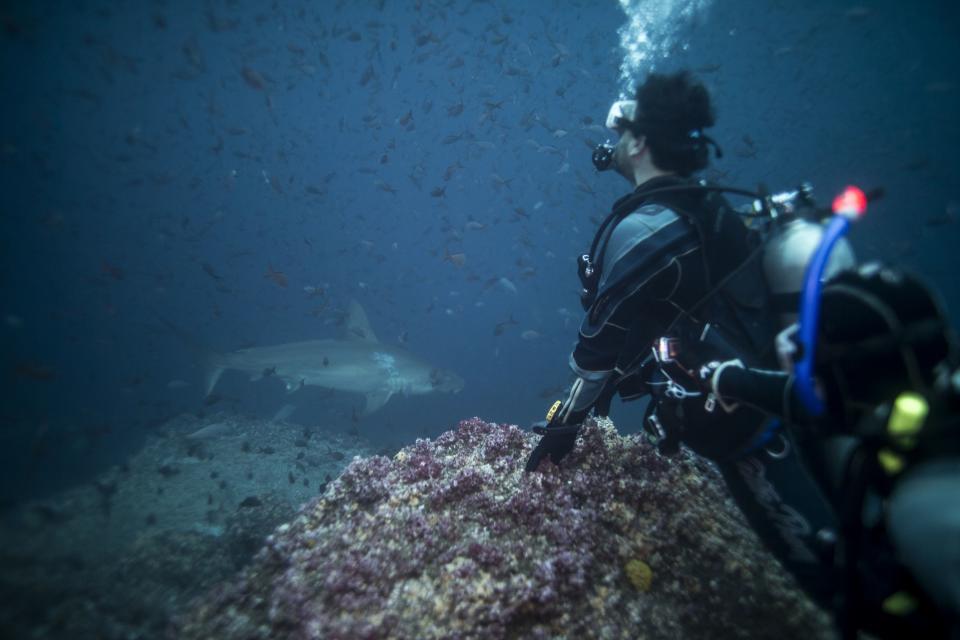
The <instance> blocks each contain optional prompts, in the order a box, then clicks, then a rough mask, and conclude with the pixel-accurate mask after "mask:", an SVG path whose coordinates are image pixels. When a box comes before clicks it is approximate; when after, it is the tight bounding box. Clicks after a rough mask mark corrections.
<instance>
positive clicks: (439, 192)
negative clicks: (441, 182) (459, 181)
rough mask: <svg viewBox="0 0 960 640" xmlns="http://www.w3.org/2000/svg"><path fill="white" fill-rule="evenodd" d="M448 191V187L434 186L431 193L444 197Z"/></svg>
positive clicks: (435, 196)
mask: <svg viewBox="0 0 960 640" xmlns="http://www.w3.org/2000/svg"><path fill="white" fill-rule="evenodd" d="M446 192H447V188H446V187H434V189H433V191H431V192H430V195H431V196H433V197H434V198H442V197H443V196H444V194H446Z"/></svg>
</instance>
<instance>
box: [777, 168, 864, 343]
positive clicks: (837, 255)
mask: <svg viewBox="0 0 960 640" xmlns="http://www.w3.org/2000/svg"><path fill="white" fill-rule="evenodd" d="M812 191H813V190H812V188H811V187H810V184H809V183H803V184H801V185H800V187H799V188H798V189H797V191H795V192H792V193H788V194H785V195H786V196H788V197H789V198H788V199H786V200H782V201H781V203H782V204H783V205H784V206H783V207H782V208H781V211H780V215H779V217H778V218H777V219H776V222H775V224H774V228H773V229H772V230H771V232H770V234H769V237H768V239H767V240H766V243H765V247H764V254H763V274H764V277H765V278H766V281H767V286H768V287H769V289H770V294H771V299H772V302H773V305H774V307H775V308H776V310H777V312H778V317H779V324H780V327H781V328H786V327H788V326H790V325H791V324H793V323H794V322H796V321H797V310H798V309H799V307H800V292H801V290H802V289H803V280H804V275H805V274H806V270H807V265H808V264H810V260H811V258H812V257H813V254H814V252H815V251H816V250H817V247H819V246H820V241H821V240H822V239H823V233H824V226H823V224H822V223H821V222H820V220H819V212H818V211H817V209H816V208H815V207H814V206H813V201H812ZM790 196H792V197H790ZM774 197H777V196H774ZM780 197H781V198H783V197H784V196H780ZM855 265H856V258H855V257H854V254H853V249H852V248H851V247H850V243H848V242H847V241H846V239H844V238H841V239H839V240H838V242H837V244H836V246H835V247H834V249H833V252H832V254H831V255H830V259H829V261H828V262H827V265H826V269H825V271H824V273H823V274H821V278H822V279H828V280H829V279H830V278H832V277H833V276H834V275H836V274H837V273H839V272H841V271H844V270H846V269H850V268H853V267H854V266H855Z"/></svg>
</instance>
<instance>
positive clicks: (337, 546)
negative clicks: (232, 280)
mask: <svg viewBox="0 0 960 640" xmlns="http://www.w3.org/2000/svg"><path fill="white" fill-rule="evenodd" d="M535 442H536V437H535V436H533V435H532V434H530V433H528V432H525V431H522V430H520V429H518V428H517V427H515V426H509V425H499V424H490V423H486V422H483V421H481V420H479V419H472V420H466V421H464V422H462V423H461V424H460V425H459V427H458V428H457V429H454V430H451V431H448V432H446V433H444V434H443V435H441V436H439V437H438V438H436V439H435V440H433V441H430V440H418V441H417V442H416V443H415V444H413V445H411V446H408V447H406V448H404V449H402V450H401V451H400V452H399V453H397V454H396V455H394V456H393V457H392V458H389V457H383V456H372V457H366V458H356V459H354V460H353V462H351V463H350V464H349V466H347V468H346V469H345V470H344V472H343V473H342V474H341V475H340V476H339V477H337V478H336V479H335V480H334V481H333V482H331V483H330V484H329V485H328V486H327V487H326V490H325V491H324V493H323V495H322V496H320V497H318V498H316V499H314V500H313V501H311V502H310V503H309V504H307V505H306V506H305V507H304V508H303V509H302V510H301V511H300V512H299V514H298V515H297V516H296V518H294V519H293V520H292V521H291V522H289V523H286V524H283V525H281V526H280V527H278V528H277V529H276V530H275V531H274V532H273V533H272V534H271V535H270V536H269V537H267V539H266V543H265V545H264V546H263V548H262V549H260V551H259V552H258V553H257V554H256V556H255V557H254V559H253V561H252V562H251V563H250V564H249V565H247V566H246V568H244V569H243V570H242V571H241V572H240V573H239V574H238V575H237V576H235V577H233V578H232V579H231V580H229V581H227V582H223V583H221V584H219V585H218V586H217V587H215V588H214V589H213V590H212V591H210V592H209V593H208V594H207V595H205V596H203V597H202V598H200V599H198V600H196V601H194V602H193V603H192V604H191V606H190V607H189V608H188V609H186V610H184V611H183V612H182V613H181V614H180V615H179V616H177V617H176V619H175V623H174V625H173V627H172V628H171V630H170V631H169V637H172V638H183V639H185V640H189V639H196V640H200V639H208V638H223V639H244V640H254V639H260V638H262V639H267V638H290V639H292V640H300V639H304V640H305V639H321V638H323V639H339V638H343V639H346V638H350V639H360V638H416V639H429V638H478V639H479V638H648V639H657V638H670V639H677V638H783V639H786V638H804V639H808V638H828V637H832V631H831V628H830V626H829V622H828V618H827V617H826V615H825V614H824V613H823V612H822V611H820V610H818V609H817V608H816V607H815V606H814V605H813V604H811V603H810V601H809V600H807V599H806V598H805V597H804V596H803V595H802V594H801V593H800V592H799V591H798V590H797V588H796V586H795V585H794V583H793V582H792V580H791V579H790V578H789V577H788V576H787V575H786V574H785V573H784V571H783V570H782V568H781V567H780V566H779V565H778V564H777V563H776V561H775V560H774V559H773V558H772V556H770V555H769V554H768V553H767V552H766V551H765V550H764V549H763V548H762V546H761V544H760V542H759V540H758V539H757V537H756V536H755V535H754V533H753V532H752V531H751V530H750V528H749V527H748V526H747V524H746V523H745V521H744V520H743V519H742V517H741V516H740V514H739V513H738V512H737V510H736V507H735V506H734V505H733V504H732V502H731V501H730V499H729V498H728V496H727V494H726V493H725V490H724V488H723V482H722V480H721V478H720V476H719V474H718V473H717V472H716V471H715V470H714V469H713V468H712V467H711V466H710V465H709V464H707V463H705V462H704V461H702V460H700V459H698V458H696V457H694V456H693V455H692V454H689V453H681V454H680V455H678V456H676V457H673V458H664V457H662V456H660V455H659V454H658V453H657V452H656V451H655V449H654V448H653V447H652V446H650V445H649V444H648V443H646V442H645V441H643V440H642V439H640V438H639V437H621V436H619V435H618V434H617V433H616V430H615V429H614V427H613V425H612V424H611V423H609V422H608V421H602V422H600V423H597V424H590V425H588V426H587V427H585V428H584V429H583V430H582V433H581V436H580V440H579V442H578V445H577V447H576V449H575V450H574V452H573V453H572V454H570V455H569V456H568V457H567V458H566V459H565V460H564V461H563V462H562V464H561V465H560V466H559V467H556V466H554V465H552V464H551V463H549V462H545V463H543V464H542V465H541V471H540V472H539V473H534V474H525V473H524V472H523V461H524V458H525V457H526V456H527V455H528V454H529V452H530V450H531V448H532V447H533V445H534V444H535Z"/></svg>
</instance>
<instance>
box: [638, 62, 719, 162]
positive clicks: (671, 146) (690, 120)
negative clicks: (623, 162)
mask: <svg viewBox="0 0 960 640" xmlns="http://www.w3.org/2000/svg"><path fill="white" fill-rule="evenodd" d="M713 123H714V113H713V107H712V106H711V105H710V94H709V93H708V92H707V88H706V87H704V86H703V84H702V83H701V82H700V81H699V80H697V79H695V78H694V77H693V76H692V75H691V74H690V72H688V71H680V72H677V73H673V74H662V73H652V74H650V76H649V77H647V80H646V82H644V83H643V84H642V85H640V86H639V87H638V88H637V113H636V116H635V117H634V120H633V123H632V124H633V127H631V128H632V130H633V132H634V134H639V135H643V136H645V137H646V139H647V144H648V145H649V146H650V153H651V158H652V159H653V163H654V164H655V165H656V166H657V167H659V168H660V169H663V170H665V171H674V172H676V173H678V174H680V175H681V176H689V175H690V174H692V173H693V172H695V171H699V170H701V169H704V168H705V167H706V166H707V164H709V161H710V153H709V149H708V147H707V141H706V139H704V137H703V132H702V129H703V128H704V127H712V126H713Z"/></svg>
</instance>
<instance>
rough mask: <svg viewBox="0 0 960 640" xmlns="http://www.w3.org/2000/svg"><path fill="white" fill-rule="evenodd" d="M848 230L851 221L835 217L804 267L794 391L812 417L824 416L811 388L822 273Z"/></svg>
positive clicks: (815, 394)
mask: <svg viewBox="0 0 960 640" xmlns="http://www.w3.org/2000/svg"><path fill="white" fill-rule="evenodd" d="M849 228H850V220H849V219H848V218H847V217H846V216H843V215H835V216H833V218H832V219H831V220H830V224H829V225H827V229H826V231H824V234H823V239H822V240H821V241H820V246H818V247H817V251H816V253H814V254H813V258H812V259H811V260H810V264H808V265H807V272H806V275H805V276H804V281H803V294H802V296H801V300H800V345H801V348H802V349H803V354H802V355H803V357H802V358H801V359H800V361H799V362H797V364H796V366H795V367H794V374H795V376H796V382H795V386H794V389H795V391H796V393H797V395H798V396H799V397H800V400H801V401H802V402H803V404H804V406H805V407H806V408H807V411H809V412H810V414H811V415H813V416H821V415H823V411H824V409H825V407H824V404H823V401H822V400H821V399H820V397H819V396H818V395H817V392H816V390H815V389H814V384H813V360H814V356H815V355H816V351H817V328H818V323H819V321H820V293H821V290H822V289H823V280H822V279H823V272H824V270H826V268H827V262H828V261H829V259H830V253H831V252H832V251H833V247H834V245H836V244H837V241H838V240H840V238H842V237H843V236H844V235H846V233H847V230H848V229H849Z"/></svg>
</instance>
